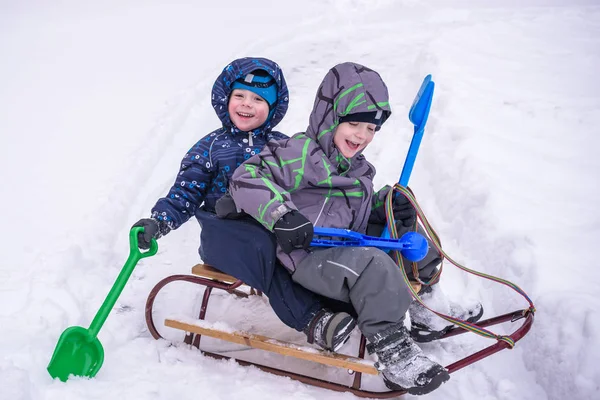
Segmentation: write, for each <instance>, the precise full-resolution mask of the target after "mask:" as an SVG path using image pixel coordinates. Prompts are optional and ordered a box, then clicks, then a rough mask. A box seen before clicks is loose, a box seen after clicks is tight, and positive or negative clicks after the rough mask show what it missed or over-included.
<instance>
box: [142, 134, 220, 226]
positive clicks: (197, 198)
mask: <svg viewBox="0 0 600 400" xmlns="http://www.w3.org/2000/svg"><path fill="white" fill-rule="evenodd" d="M212 139H213V138H212V137H211V136H206V137H205V138H203V139H201V140H199V141H198V142H197V143H196V144H195V145H194V147H192V148H191V149H190V150H189V151H188V153H187V154H186V155H185V157H183V160H182V161H181V168H180V169H179V173H178V174H177V178H176V179H175V183H174V184H173V186H172V187H171V189H170V190H169V193H168V194H167V195H166V196H165V197H163V198H160V199H159V200H158V201H157V202H156V205H155V206H154V207H153V208H152V218H155V219H156V220H158V221H159V223H160V224H161V225H162V226H163V227H166V228H167V229H166V230H167V232H163V234H166V233H168V231H170V230H171V229H177V228H179V227H180V226H181V225H182V224H183V223H185V222H186V221H187V220H188V219H190V217H192V216H193V215H194V214H195V212H196V209H197V208H198V207H200V206H201V205H202V203H203V202H204V198H205V196H206V194H207V191H208V190H210V186H211V183H212V181H213V179H214V178H215V173H216V170H217V168H218V166H215V165H213V163H212V161H211V160H210V158H209V157H210V144H211V143H212Z"/></svg>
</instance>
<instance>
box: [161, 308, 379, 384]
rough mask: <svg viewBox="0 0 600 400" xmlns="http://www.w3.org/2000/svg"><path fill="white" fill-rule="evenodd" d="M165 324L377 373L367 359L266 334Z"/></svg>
mask: <svg viewBox="0 0 600 400" xmlns="http://www.w3.org/2000/svg"><path fill="white" fill-rule="evenodd" d="M165 326H168V327H171V328H175V329H180V330H182V331H185V332H193V333H197V334H200V335H205V336H209V337H213V338H217V339H222V340H226V341H228V342H233V343H237V344H241V345H245V346H250V347H254V348H257V349H261V350H266V351H271V352H274V353H279V354H283V355H284V356H292V357H296V358H301V359H303V360H308V361H313V362H318V363H321V364H325V365H330V366H333V367H340V368H346V369H349V370H352V371H355V372H362V373H364V374H370V375H377V374H378V371H377V369H376V368H375V366H374V365H373V363H371V362H369V361H365V360H363V359H360V358H356V357H352V356H347V355H345V354H337V353H328V352H325V351H321V350H317V349H313V348H310V350H302V349H301V348H299V347H298V346H297V345H294V344H292V343H287V342H283V341H280V340H277V339H273V338H269V337H266V336H261V335H255V334H252V333H247V332H224V331H220V330H217V329H212V328H206V327H202V326H198V325H192V324H189V323H187V322H183V321H178V320H174V319H166V320H165Z"/></svg>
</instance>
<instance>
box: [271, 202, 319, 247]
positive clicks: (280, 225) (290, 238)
mask: <svg viewBox="0 0 600 400" xmlns="http://www.w3.org/2000/svg"><path fill="white" fill-rule="evenodd" d="M273 233H275V238H276V239H277V243H279V246H281V250H283V252H284V253H286V254H290V253H291V252H292V251H293V250H296V249H307V248H308V247H309V246H310V242H311V241H312V238H313V234H314V229H313V224H312V223H311V222H310V221H309V220H308V219H306V217H305V216H304V215H302V214H300V212H298V211H296V210H292V211H290V212H289V213H287V214H284V216H283V217H281V218H279V221H277V222H276V223H275V226H274V227H273Z"/></svg>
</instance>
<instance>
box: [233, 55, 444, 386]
mask: <svg viewBox="0 0 600 400" xmlns="http://www.w3.org/2000/svg"><path fill="white" fill-rule="evenodd" d="M390 114H391V110H390V106H389V99H388V90H387V87H386V85H385V83H384V82H383V80H382V79H381V77H380V76H379V74H378V73H377V72H375V71H373V70H371V69H369V68H367V67H364V66H362V65H359V64H355V63H343V64H339V65H337V66H335V67H333V68H332V69H331V70H330V71H329V72H328V73H327V75H326V76H325V78H324V80H323V82H322V83H321V85H320V87H319V89H318V92H317V96H316V99H315V104H314V108H313V111H312V113H311V115H310V122H309V126H308V129H307V130H306V132H305V133H298V134H296V135H294V136H293V137H292V138H290V139H287V140H280V141H270V142H268V143H267V145H266V147H265V148H264V149H263V150H262V151H261V152H260V153H259V154H257V155H256V156H254V157H252V158H250V159H249V160H247V161H246V162H245V163H244V164H242V165H241V166H240V167H239V168H238V169H237V170H236V171H235V172H234V174H233V177H232V180H231V183H230V192H231V196H232V197H233V200H234V201H235V204H236V206H237V208H238V211H244V212H246V213H248V214H250V215H251V216H252V217H254V218H255V219H256V220H257V221H259V222H260V223H261V224H262V225H264V226H265V227H266V228H267V229H268V230H270V231H272V232H274V234H275V236H276V239H277V243H278V249H277V257H278V259H279V261H280V262H281V264H283V265H284V266H285V267H286V268H287V269H288V270H289V271H290V272H291V273H292V274H293V275H292V278H293V280H294V281H296V282H297V283H299V284H301V285H302V286H304V287H306V288H308V289H310V290H312V291H314V292H316V293H318V294H321V295H323V296H326V297H329V298H332V299H336V300H341V301H344V302H348V303H350V304H351V305H352V307H353V308H354V310H355V311H356V314H357V322H358V326H359V328H360V330H361V332H362V333H363V334H364V335H365V337H366V338H367V340H368V341H369V345H368V350H369V352H371V353H376V354H377V356H378V366H379V368H380V369H381V370H382V375H383V379H384V382H385V384H386V385H387V386H388V387H389V388H390V389H393V390H401V389H404V390H407V391H408V392H409V393H411V394H425V393H429V392H431V391H432V390H435V389H436V388H437V387H439V386H440V385H441V384H442V383H443V382H445V381H447V380H448V379H449V374H448V371H447V370H446V369H445V368H444V367H442V366H441V365H439V364H438V363H436V362H434V361H432V360H430V359H429V358H427V357H426V356H425V355H424V354H423V352H422V351H421V349H420V348H419V347H418V346H417V345H416V344H415V343H414V342H413V340H412V339H411V336H410V334H409V332H408V331H407V329H406V328H405V327H404V323H403V321H404V316H405V314H406V312H407V310H408V308H409V305H410V303H411V295H410V293H409V291H408V289H407V287H406V284H405V283H404V280H403V276H402V272H401V271H400V269H399V268H398V266H397V265H396V264H395V263H394V261H393V260H392V259H391V258H390V257H389V256H388V255H387V254H386V253H385V252H383V251H381V250H379V249H376V248H370V247H361V248H349V247H333V248H311V247H310V242H311V240H312V236H313V226H324V227H333V228H344V229H351V230H354V231H358V232H362V233H364V232H366V229H367V225H368V224H369V219H371V220H373V219H377V215H381V210H380V207H381V206H377V205H378V204H380V203H381V202H380V200H381V199H382V198H383V197H384V196H385V195H386V193H387V190H382V191H380V192H378V193H374V190H373V178H374V176H375V168H374V167H373V166H372V165H371V164H370V163H369V162H368V161H367V160H366V159H365V157H364V155H362V151H363V150H364V149H365V147H366V146H367V145H368V144H369V143H370V142H371V140H373V137H374V135H375V133H376V131H377V130H379V128H380V127H381V125H382V124H383V123H384V122H385V121H386V119H387V118H388V117H389V116H390ZM388 190H389V189H388ZM394 214H395V218H396V219H397V220H400V221H401V222H400V223H402V224H403V225H404V226H405V227H408V226H414V223H415V212H414V209H412V206H411V205H410V203H409V202H408V200H407V199H406V198H404V197H403V196H401V195H400V196H398V197H397V198H396V199H395V201H394ZM371 222H373V221H371ZM434 257H435V255H434ZM429 261H431V260H429ZM437 263H439V259H438V260H437V261H433V265H434V266H435V265H437ZM429 264H431V263H429ZM327 332H328V330H327V324H324V323H319V321H318V319H316V322H315V323H313V324H311V326H310V327H309V328H308V332H307V335H308V337H309V341H310V338H311V336H312V337H320V336H322V335H323V334H324V333H325V334H327Z"/></svg>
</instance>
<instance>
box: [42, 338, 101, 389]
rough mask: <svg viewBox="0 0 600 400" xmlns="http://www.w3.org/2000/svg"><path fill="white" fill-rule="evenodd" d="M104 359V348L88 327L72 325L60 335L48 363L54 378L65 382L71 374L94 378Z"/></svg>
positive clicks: (49, 370)
mask: <svg viewBox="0 0 600 400" xmlns="http://www.w3.org/2000/svg"><path fill="white" fill-rule="evenodd" d="M103 361H104V349H103V348H102V344H101V343H100V341H99V340H98V338H97V337H94V336H93V335H92V334H91V332H90V331H89V330H88V329H85V328H82V327H80V326H72V327H70V328H67V329H65V331H64V332H63V333H62V335H60V338H59V339H58V343H57V344H56V348H55V349H54V354H53V355H52V359H51V360H50V364H48V372H49V373H50V375H51V376H52V377H53V378H58V379H60V380H61V381H63V382H65V381H66V380H67V379H68V378H69V375H75V376H83V377H89V378H92V377H94V376H95V375H96V373H97V372H98V370H99V369H100V367H101V366H102V362H103Z"/></svg>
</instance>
